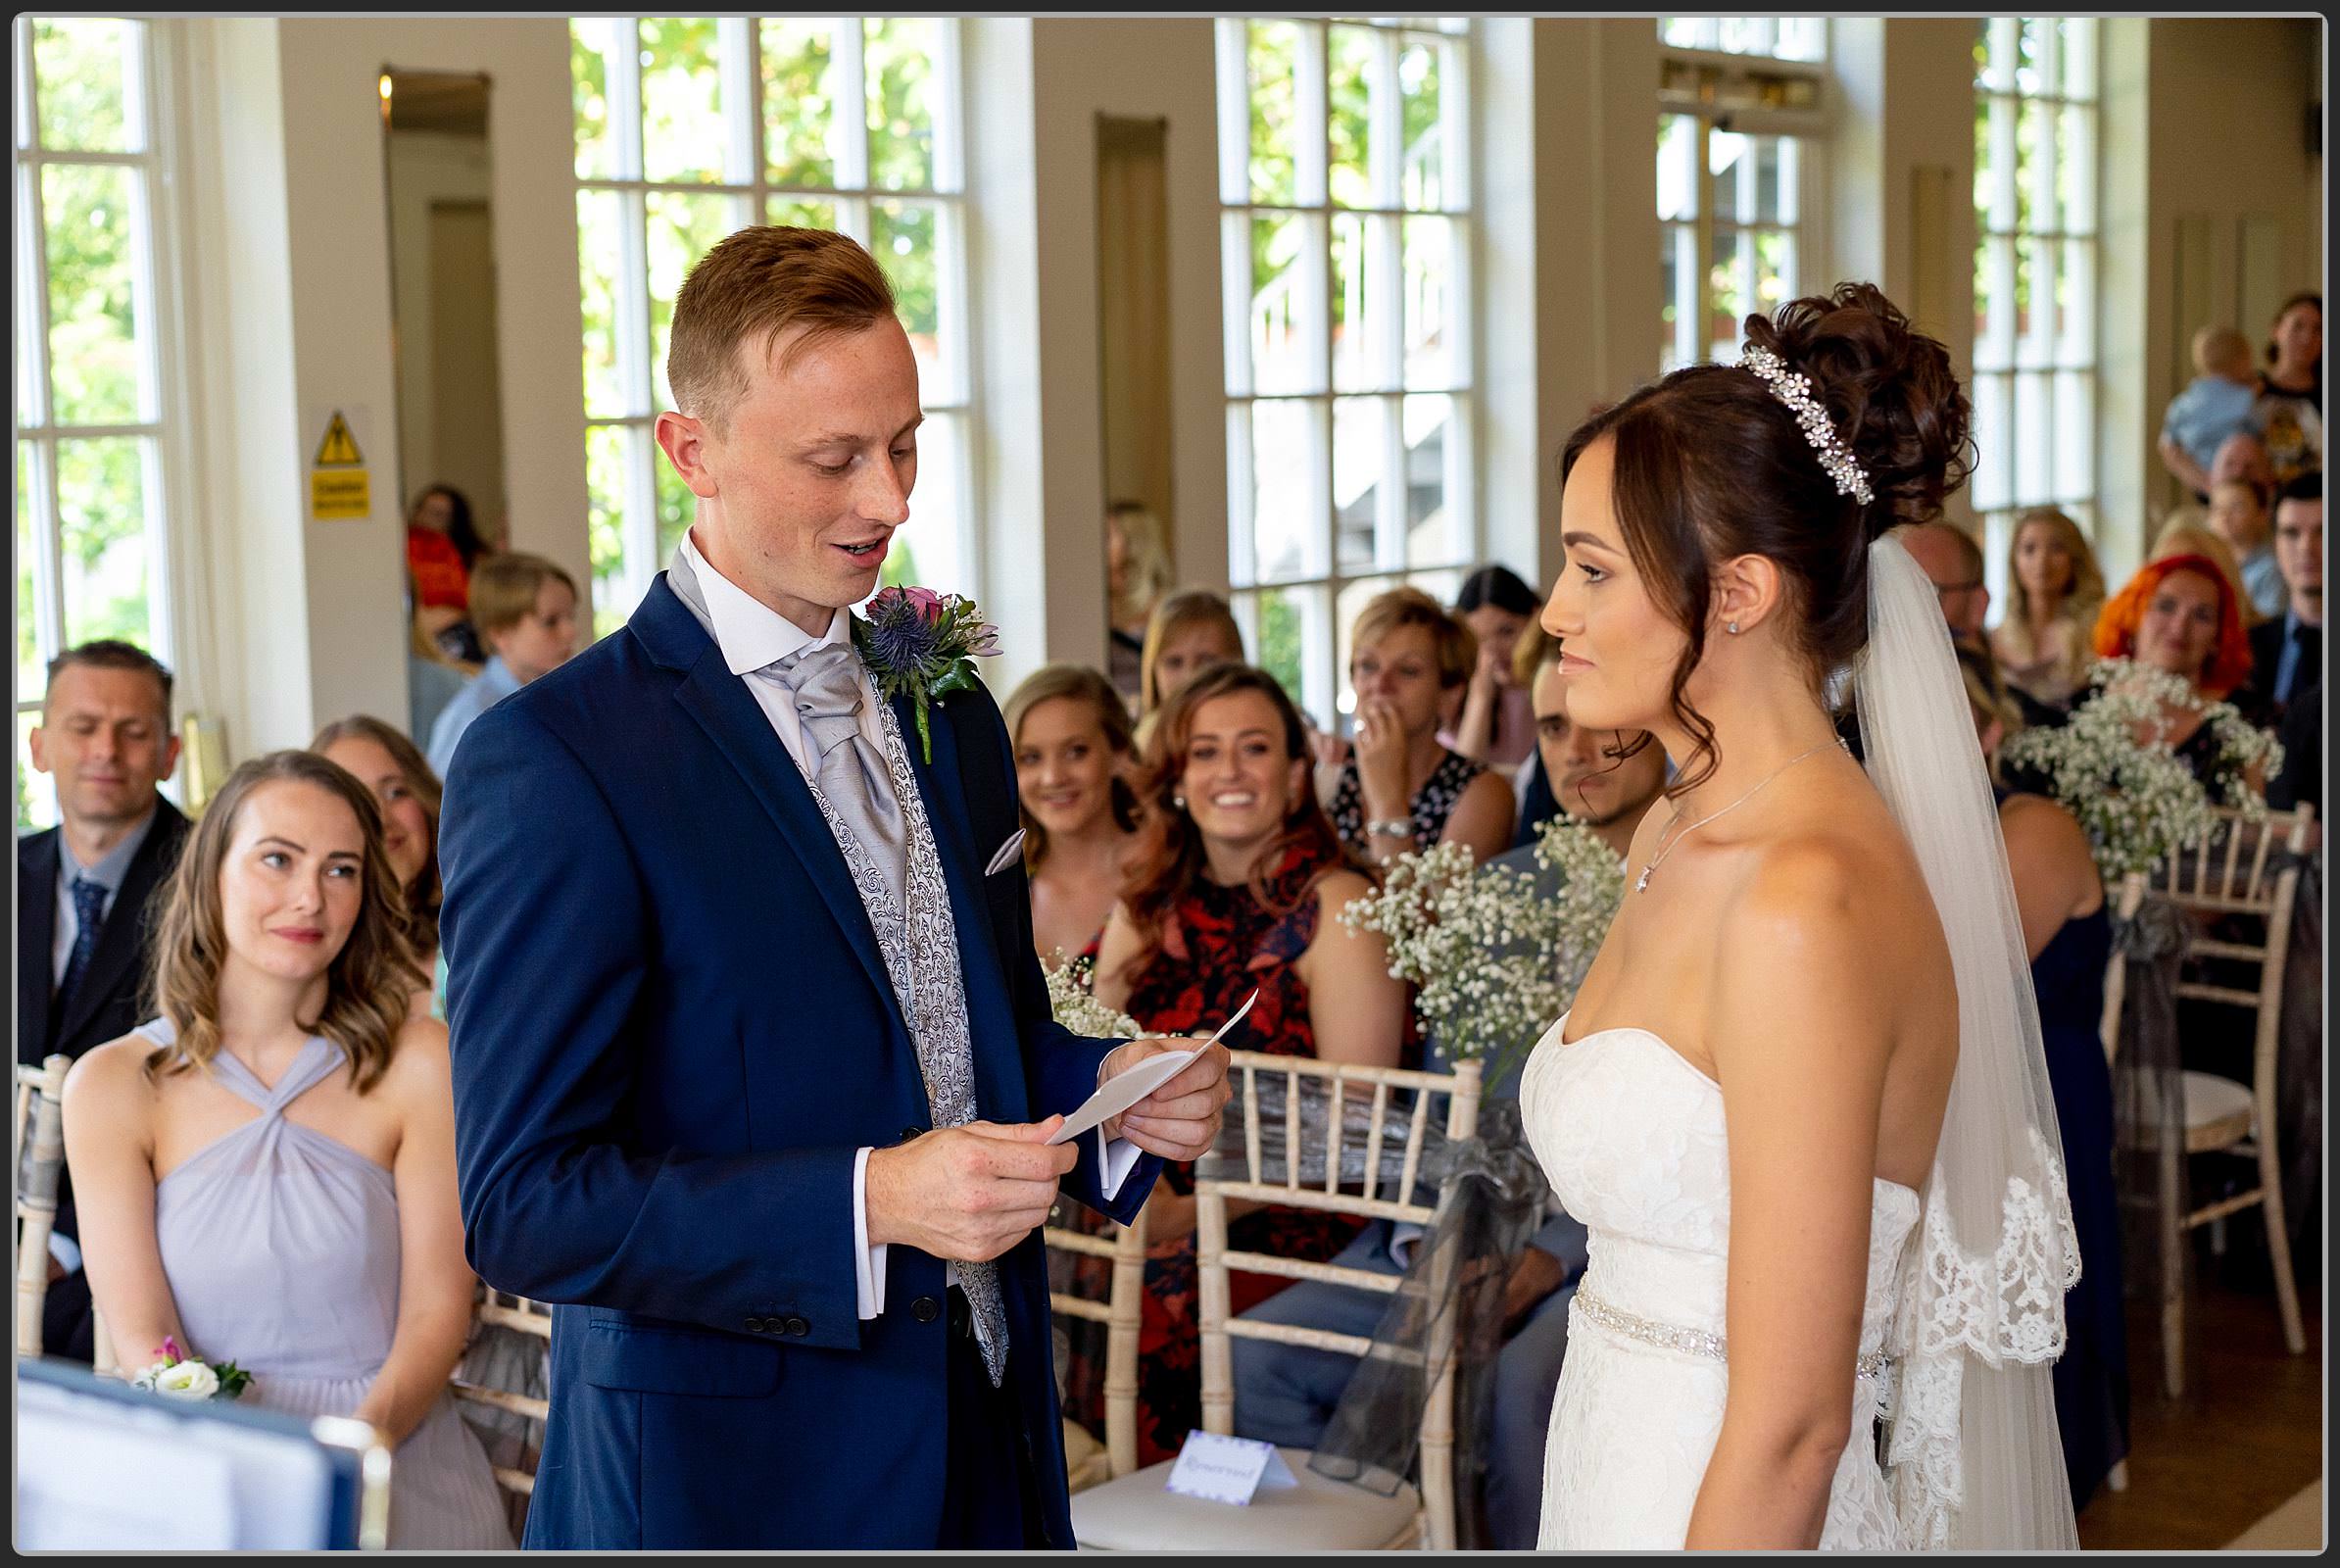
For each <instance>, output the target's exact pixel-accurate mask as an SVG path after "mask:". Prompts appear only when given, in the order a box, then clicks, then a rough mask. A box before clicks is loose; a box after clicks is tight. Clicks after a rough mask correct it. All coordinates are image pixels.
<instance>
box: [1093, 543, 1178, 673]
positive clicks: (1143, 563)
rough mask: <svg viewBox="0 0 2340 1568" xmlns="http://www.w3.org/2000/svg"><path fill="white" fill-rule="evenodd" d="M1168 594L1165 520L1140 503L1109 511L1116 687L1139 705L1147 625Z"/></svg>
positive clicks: (1108, 551) (1108, 564)
mask: <svg viewBox="0 0 2340 1568" xmlns="http://www.w3.org/2000/svg"><path fill="white" fill-rule="evenodd" d="M1169 591H1170V547H1169V543H1168V541H1167V540H1166V539H1165V538H1164V537H1163V529H1162V519H1161V518H1159V517H1157V516H1155V515H1153V514H1152V513H1151V512H1148V511H1147V510H1146V505H1145V503H1143V502H1139V501H1116V502H1114V503H1113V504H1112V505H1111V506H1109V507H1107V508H1106V509H1105V593H1106V596H1107V605H1106V611H1107V614H1108V617H1109V619H1110V621H1111V625H1110V628H1109V629H1110V631H1111V634H1112V635H1111V644H1112V646H1111V648H1110V650H1109V655H1110V659H1111V662H1110V663H1109V664H1108V665H1107V669H1108V671H1109V673H1110V674H1111V675H1112V679H1113V689H1114V690H1115V691H1117V692H1119V693H1120V694H1121V695H1122V696H1123V697H1125V698H1128V699H1129V700H1131V701H1132V702H1135V701H1136V700H1137V697H1138V689H1139V688H1138V679H1139V672H1140V670H1141V669H1142V668H1143V667H1144V665H1145V662H1146V624H1147V623H1148V622H1149V621H1151V620H1152V619H1153V607H1154V606H1155V605H1157V604H1159V603H1161V600H1162V596H1163V595H1164V594H1166V593H1168V592H1169Z"/></svg>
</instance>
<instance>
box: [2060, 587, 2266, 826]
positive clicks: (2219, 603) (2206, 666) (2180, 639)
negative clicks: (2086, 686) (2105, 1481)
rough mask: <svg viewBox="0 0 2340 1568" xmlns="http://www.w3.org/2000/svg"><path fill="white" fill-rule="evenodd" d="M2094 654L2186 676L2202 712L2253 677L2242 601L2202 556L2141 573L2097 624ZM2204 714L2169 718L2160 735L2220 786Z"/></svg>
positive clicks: (2176, 713) (2183, 711) (2192, 711)
mask: <svg viewBox="0 0 2340 1568" xmlns="http://www.w3.org/2000/svg"><path fill="white" fill-rule="evenodd" d="M2095 648H2096V652H2097V654H2098V656H2099V657H2101V658H2105V659H2133V660H2135V661H2136V662H2138V663H2140V664H2144V665H2146V666H2148V667H2150V668H2153V669H2159V670H2163V671H2166V672H2167V673H2169V674H2172V675H2177V676H2180V677H2182V678H2183V679H2184V680H2185V681H2186V682H2187V683H2188V684H2189V685H2190V686H2192V687H2193V689H2194V695H2195V697H2196V698H2197V699H2198V700H2199V701H2200V702H2201V703H2202V704H2204V705H2208V704H2210V703H2216V702H2221V701H2223V700H2224V699H2225V698H2226V697H2228V696H2229V695H2231V694H2232V693H2233V692H2234V690H2235V688H2237V687H2239V686H2240V685H2242V683H2243V681H2244V680H2245V679H2246V678H2247V677H2248V676H2249V675H2250V672H2251V645H2250V642H2249V639H2248V638H2247V637H2246V636H2245V634H2244V632H2243V621H2242V611H2241V608H2240V596H2239V594H2238V592H2237V590H2236V589H2235V587H2234V586H2233V584H2232V583H2230V582H2229V581H2228V580H2227V578H2226V575H2225V573H2224V572H2223V571H2222V570H2221V569H2220V568H2219V566H2218V563H2217V562H2215V561H2213V560H2211V559H2210V558H2209V557H2208V556H2202V555H2175V556H2163V557H2161V558H2159V559H2158V560H2154V561H2149V562H2147V563H2146V564H2144V565H2143V566H2140V567H2139V568H2137V574H2136V575H2135V576H2133V577H2131V578H2130V579H2129V580H2128V583H2127V585H2126V586H2125V587H2123V588H2122V589H2121V592H2119V593H2118V594H2115V595H2114V596H2113V597H2112V599H2111V600H2109V601H2107V603H2106V605H2105V608H2104V610H2103V612H2102V613H2100V614H2098V616H2097V617H2096V633H2095ZM2204 711H2205V710H2204V708H2196V707H2185V706H2179V707H2177V708H2176V709H2174V710H2173V711H2169V712H2168V713H2166V714H2165V715H2164V718H2163V721H2162V733H2163V734H2164V735H2166V736H2167V737H2168V739H2169V744H2170V745H2171V746H2172V747H2174V748H2175V749H2176V752H2177V756H2178V759H2179V760H2182V761H2183V762H2184V763H2185V764H2186V765H2187V766H2188V767H2189V768H2191V769H2192V770H2193V772H2194V774H2195V776H2196V777H2197V778H2200V779H2201V780H2202V781H2203V782H2204V783H2205V784H2206V785H2215V783H2216V780H2215V778H2214V776H2213V775H2214V773H2215V771H2216V768H2217V764H2218V742H2217V737H2216V736H2215V734H2214V733H2213V732H2212V731H2211V730H2210V729H2208V728H2207V727H2206V726H2205V725H2204V724H2203V722H2202V720H2203V717H2204ZM2258 782H2261V781H2254V783H2258Z"/></svg>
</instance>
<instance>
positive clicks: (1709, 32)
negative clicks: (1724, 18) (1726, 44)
mask: <svg viewBox="0 0 2340 1568" xmlns="http://www.w3.org/2000/svg"><path fill="white" fill-rule="evenodd" d="M1715 21H1716V19H1715V18H1713V17H1660V18H1658V41H1659V42H1661V43H1669V44H1672V45H1673V46H1674V47H1675V48H1677V49H1712V48H1714V47H1716V44H1717V41H1718V40H1717V36H1716V27H1715Z"/></svg>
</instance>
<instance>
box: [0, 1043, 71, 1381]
mask: <svg viewBox="0 0 2340 1568" xmlns="http://www.w3.org/2000/svg"><path fill="white" fill-rule="evenodd" d="M72 1067H73V1061H72V1058H70V1057H67V1056H63V1055H53V1056H50V1057H48V1058H47V1059H46V1060H44V1061H43V1062H42V1063H41V1064H40V1065H39V1066H37V1067H32V1066H26V1065H25V1064H24V1063H23V1062H19V1063H18V1064H17V1107H16V1108H17V1121H16V1132H15V1134H14V1139H13V1143H12V1146H11V1147H12V1152H13V1153H14V1154H15V1156H16V1165H15V1169H16V1184H17V1354H19V1355H38V1354H40V1351H41V1307H42V1305H43V1304H44V1303H45V1302H46V1301H47V1300H48V1297H49V1235H50V1233H51V1231H52V1230H54V1229H55V1227H56V1224H57V1185H58V1182H59V1181H60V1179H61V1178H62V1177H63V1176H64V1174H65V1112H64V1108H63V1107H64V1096H65V1075H66V1073H67V1072H68V1071H69V1070H70V1069H71V1068H72Z"/></svg>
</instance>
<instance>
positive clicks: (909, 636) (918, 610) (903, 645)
mask: <svg viewBox="0 0 2340 1568" xmlns="http://www.w3.org/2000/svg"><path fill="white" fill-rule="evenodd" d="M853 646H854V647H855V648H857V649H859V650H860V653H861V662H863V663H864V664H867V665H868V666H869V672H870V674H871V675H872V676H874V677H875V678H876V680H877V689H878V695H879V696H880V697H883V698H884V699H885V700H886V701H888V702H892V701H893V700H894V699H895V698H897V697H901V696H903V695H904V694H907V696H908V697H909V699H910V703H911V706H912V708H913V709H914V711H916V714H917V719H918V752H919V755H920V756H921V757H922V758H924V759H925V760H927V761H929V762H932V761H933V760H935V749H934V738H933V736H932V735H931V734H929V733H928V731H927V727H926V706H927V704H929V703H935V702H940V701H942V700H943V699H944V698H946V697H948V696H950V695H951V693H952V692H964V691H972V690H974V689H975V661H976V660H978V659H989V658H991V657H993V656H994V655H996V654H998V653H999V629H998V628H997V627H995V626H993V625H992V624H991V623H990V622H989V621H987V620H985V619H984V618H983V617H982V616H981V615H980V614H978V613H976V610H975V601H973V600H972V599H966V598H962V597H961V596H959V595H957V594H938V593H936V592H935V591H934V590H933V589H931V588H888V589H884V590H882V591H881V592H880V593H879V594H878V596H877V597H876V598H875V599H872V600H871V601H870V602H869V614H868V615H867V617H866V618H864V617H861V616H858V615H856V616H855V617H854V618H853Z"/></svg>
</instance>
